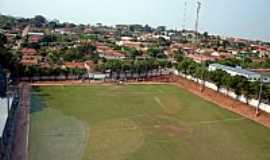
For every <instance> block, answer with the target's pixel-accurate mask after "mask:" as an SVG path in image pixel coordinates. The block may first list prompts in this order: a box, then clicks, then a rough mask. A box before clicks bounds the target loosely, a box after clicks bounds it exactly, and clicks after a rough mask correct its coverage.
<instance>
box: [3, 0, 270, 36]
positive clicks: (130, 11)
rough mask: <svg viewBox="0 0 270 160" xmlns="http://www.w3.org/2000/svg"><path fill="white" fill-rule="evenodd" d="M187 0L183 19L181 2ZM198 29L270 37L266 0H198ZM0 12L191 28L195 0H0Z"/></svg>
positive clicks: (234, 34)
mask: <svg viewBox="0 0 270 160" xmlns="http://www.w3.org/2000/svg"><path fill="white" fill-rule="evenodd" d="M185 1H187V2H188V3H187V4H188V5H187V11H186V23H184V13H185V12H184V10H185V9H184V8H185V7H184V6H185V5H184V4H185ZM200 1H201V2H202V8H201V13H200V23H199V31H200V32H205V31H207V32H209V33H210V34H219V35H222V36H228V37H231V36H232V37H239V38H249V39H253V40H265V41H270V18H269V16H270V9H269V8H270V0H200ZM0 13H1V14H7V15H13V16H18V17H33V16H34V15H43V16H45V17H46V18H47V19H49V20H52V19H59V20H60V21H61V22H74V23H83V24H96V23H99V22H100V23H103V24H106V25H115V24H149V25H152V26H159V25H165V26H167V27H168V28H173V29H182V28H183V24H185V26H186V29H193V30H194V28H195V17H196V0H0Z"/></svg>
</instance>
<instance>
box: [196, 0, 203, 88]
mask: <svg viewBox="0 0 270 160" xmlns="http://www.w3.org/2000/svg"><path fill="white" fill-rule="evenodd" d="M201 7H202V3H201V2H200V1H197V11H196V21H195V34H196V40H195V42H196V43H198V44H199V21H200V11H201ZM202 54H203V53H200V58H201V65H202V73H201V92H203V89H204V80H203V79H204V71H203V69H204V62H203V55H202Z"/></svg>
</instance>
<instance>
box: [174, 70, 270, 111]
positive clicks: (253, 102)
mask: <svg viewBox="0 0 270 160" xmlns="http://www.w3.org/2000/svg"><path fill="white" fill-rule="evenodd" d="M173 73H174V74H175V75H177V76H181V77H184V78H186V79H189V80H192V81H194V82H197V83H200V84H201V83H202V82H201V80H198V79H197V78H194V77H192V76H190V75H184V74H183V73H179V72H178V71H177V70H175V71H174V72H173ZM205 86H206V87H207V88H210V89H212V90H215V91H217V86H216V85H215V84H214V83H211V82H208V81H205ZM219 92H220V93H222V94H224V95H227V96H230V97H231V98H233V99H236V98H237V96H236V94H235V93H234V92H232V91H228V90H227V89H225V88H221V89H220V90H219ZM237 100H238V101H241V102H243V103H246V102H247V99H246V97H245V96H243V95H242V96H240V97H239V98H238V99H237ZM248 103H249V106H251V107H254V108H256V107H257V106H258V103H259V101H258V100H256V99H249V100H248ZM259 107H260V109H261V110H262V111H265V112H267V113H270V105H269V104H264V103H261V104H260V106H259Z"/></svg>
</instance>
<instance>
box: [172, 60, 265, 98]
mask: <svg viewBox="0 0 270 160" xmlns="http://www.w3.org/2000/svg"><path fill="white" fill-rule="evenodd" d="M177 69H178V71H180V72H181V73H184V74H186V75H191V76H193V77H195V78H197V79H198V80H199V79H202V80H203V81H210V82H213V83H214V84H215V85H216V86H217V88H218V91H219V90H220V88H222V87H223V88H226V89H227V90H229V91H233V92H234V93H235V94H236V95H237V96H238V97H239V96H241V95H244V96H245V97H246V98H247V99H251V98H255V99H259V95H260V94H259V92H260V88H261V85H262V84H261V83H260V82H258V81H256V82H250V81H248V79H247V78H245V77H243V76H238V75H237V76H231V75H230V74H228V73H227V72H225V71H222V70H216V71H211V72H210V71H208V69H207V68H206V67H205V66H204V65H201V64H198V63H196V62H194V61H192V60H191V59H188V58H183V59H182V60H181V61H180V62H179V63H178V64H177ZM261 100H262V102H265V103H270V87H269V85H266V84H263V86H262V92H261ZM247 103H248V102H247Z"/></svg>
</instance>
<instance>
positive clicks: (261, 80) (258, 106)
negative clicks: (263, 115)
mask: <svg viewBox="0 0 270 160" xmlns="http://www.w3.org/2000/svg"><path fill="white" fill-rule="evenodd" d="M260 82H261V83H260V91H259V100H258V101H259V102H258V105H257V108H256V117H258V116H259V115H260V104H261V99H262V90H263V76H262V75H261V78H260Z"/></svg>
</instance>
